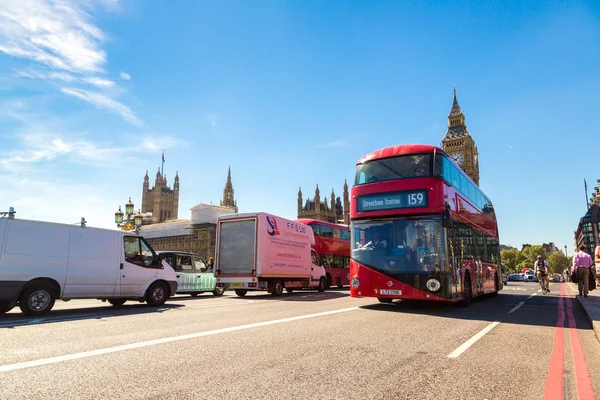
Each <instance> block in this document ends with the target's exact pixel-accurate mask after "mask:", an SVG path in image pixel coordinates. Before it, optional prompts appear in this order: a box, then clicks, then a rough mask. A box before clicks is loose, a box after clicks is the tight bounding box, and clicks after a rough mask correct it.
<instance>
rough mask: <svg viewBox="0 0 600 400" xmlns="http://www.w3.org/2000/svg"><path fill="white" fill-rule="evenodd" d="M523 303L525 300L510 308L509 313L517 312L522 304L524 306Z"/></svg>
mask: <svg viewBox="0 0 600 400" xmlns="http://www.w3.org/2000/svg"><path fill="white" fill-rule="evenodd" d="M523 304H525V302H524V301H522V302H520V303H519V304H517V305H516V306H514V307H513V308H512V309H511V310H510V311H509V312H508V313H509V314H512V313H514V312H515V311H517V310H518V309H519V308H521V306H522V305H523Z"/></svg>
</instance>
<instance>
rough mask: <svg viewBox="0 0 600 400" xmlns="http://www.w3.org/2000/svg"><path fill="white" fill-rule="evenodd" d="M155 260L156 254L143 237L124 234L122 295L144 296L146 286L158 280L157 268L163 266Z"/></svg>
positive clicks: (121, 273) (120, 284)
mask: <svg viewBox="0 0 600 400" xmlns="http://www.w3.org/2000/svg"><path fill="white" fill-rule="evenodd" d="M155 260H157V257H156V255H155V254H154V252H153V251H152V250H151V247H150V246H149V245H148V244H147V243H146V241H145V240H144V239H143V238H141V237H139V236H123V259H122V260H121V266H120V274H119V286H120V296H121V297H143V296H144V292H143V290H144V288H145V287H146V286H147V284H149V283H151V282H152V281H154V280H156V272H157V269H158V268H161V267H162V264H161V263H156V262H155Z"/></svg>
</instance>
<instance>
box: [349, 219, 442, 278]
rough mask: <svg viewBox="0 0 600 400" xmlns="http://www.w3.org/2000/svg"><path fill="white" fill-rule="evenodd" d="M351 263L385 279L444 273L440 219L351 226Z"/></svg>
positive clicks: (355, 223)
mask: <svg viewBox="0 0 600 400" xmlns="http://www.w3.org/2000/svg"><path fill="white" fill-rule="evenodd" d="M352 232H353V237H352V259H354V260H355V261H357V262H358V263H360V264H363V265H365V266H368V267H370V268H372V269H374V270H376V271H379V272H381V273H383V274H386V275H392V276H393V275H395V274H407V273H408V274H413V273H439V272H446V271H444V264H445V263H444V260H443V246H442V243H444V242H443V237H442V235H443V233H442V232H443V231H442V226H441V220H440V218H439V217H426V218H423V217H419V218H402V219H388V220H361V221H353V222H352Z"/></svg>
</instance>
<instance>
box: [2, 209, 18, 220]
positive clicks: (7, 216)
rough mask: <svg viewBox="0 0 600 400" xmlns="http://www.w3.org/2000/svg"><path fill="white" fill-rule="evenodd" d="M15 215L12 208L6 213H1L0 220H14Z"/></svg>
mask: <svg viewBox="0 0 600 400" xmlns="http://www.w3.org/2000/svg"><path fill="white" fill-rule="evenodd" d="M16 213H17V212H16V211H15V209H14V207H10V208H9V209H8V211H2V212H0V218H2V217H6V218H8V219H15V214H16Z"/></svg>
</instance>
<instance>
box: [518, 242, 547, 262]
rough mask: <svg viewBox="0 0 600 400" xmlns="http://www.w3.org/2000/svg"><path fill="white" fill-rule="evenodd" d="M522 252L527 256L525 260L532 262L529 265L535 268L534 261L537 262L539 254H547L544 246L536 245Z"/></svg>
mask: <svg viewBox="0 0 600 400" xmlns="http://www.w3.org/2000/svg"><path fill="white" fill-rule="evenodd" d="M521 254H522V255H523V257H524V258H525V260H527V261H529V263H530V264H531V265H529V267H530V268H533V263H534V262H535V259H536V257H537V256H539V255H542V256H545V255H546V252H545V251H544V248H543V247H542V246H539V245H535V246H529V247H526V248H525V249H524V250H523V251H522V252H521Z"/></svg>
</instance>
